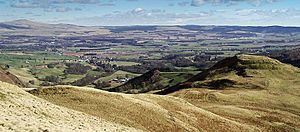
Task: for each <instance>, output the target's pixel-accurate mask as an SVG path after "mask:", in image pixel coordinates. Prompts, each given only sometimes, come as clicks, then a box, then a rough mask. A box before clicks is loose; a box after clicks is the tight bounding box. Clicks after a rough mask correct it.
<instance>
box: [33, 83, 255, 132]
mask: <svg viewBox="0 0 300 132" xmlns="http://www.w3.org/2000/svg"><path fill="white" fill-rule="evenodd" d="M30 93H32V94H33V95H36V96H38V97H40V98H44V99H46V100H48V101H50V102H53V103H55V104H57V105H61V106H64V107H67V108H71V109H75V110H78V111H82V112H85V113H88V114H91V115H93V116H97V117H101V118H104V119H106V120H109V121H112V122H116V123H120V124H123V125H126V126H129V127H134V128H138V129H141V130H144V131H153V132H156V131H204V130H206V131H229V130H232V131H255V130H259V128H257V127H255V126H249V125H247V124H243V123H239V122H236V121H232V120H230V119H226V118H223V117H222V116H219V115H216V114H214V113H212V112H209V111H206V110H203V109H201V108H199V107H196V106H194V105H192V104H190V103H188V102H187V101H185V100H182V99H180V98H175V97H172V96H159V95H153V94H134V95H130V94H121V93H109V92H106V91H101V90H96V89H92V88H81V87H71V86H69V87H66V86H57V87H50V88H43V89H36V90H33V91H30Z"/></svg>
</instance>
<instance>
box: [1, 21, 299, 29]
mask: <svg viewBox="0 0 300 132" xmlns="http://www.w3.org/2000/svg"><path fill="white" fill-rule="evenodd" d="M16 21H29V22H33V23H42V24H49V25H56V24H65V25H74V26H84V27H134V26H141V27H142V26H215V27H222V26H224V27H235V26H236V27H291V28H300V25H279V24H274V25H235V24H232V25H230V24H220V25H216V24H128V25H81V24H74V23H68V22H65V23H64V22H59V23H55V22H43V21H35V20H28V19H15V20H9V21H1V20H0V23H10V22H16Z"/></svg>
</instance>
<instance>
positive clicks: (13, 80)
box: [0, 67, 25, 87]
mask: <svg viewBox="0 0 300 132" xmlns="http://www.w3.org/2000/svg"><path fill="white" fill-rule="evenodd" d="M0 81H2V82H7V83H10V84H14V85H17V86H20V87H25V85H24V83H23V82H22V81H21V80H20V79H19V78H17V77H16V76H15V75H13V74H11V73H10V72H8V71H5V70H3V69H2V68H1V67H0Z"/></svg>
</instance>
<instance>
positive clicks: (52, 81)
mask: <svg viewBox="0 0 300 132" xmlns="http://www.w3.org/2000/svg"><path fill="white" fill-rule="evenodd" d="M41 81H43V82H42V83H41V86H52V85H58V84H61V82H62V79H61V78H60V77H59V76H54V75H50V76H46V77H45V78H44V79H41ZM30 83H31V84H33V83H34V82H30Z"/></svg>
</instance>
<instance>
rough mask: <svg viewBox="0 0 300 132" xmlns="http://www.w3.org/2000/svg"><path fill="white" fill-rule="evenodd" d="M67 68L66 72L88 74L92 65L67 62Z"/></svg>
mask: <svg viewBox="0 0 300 132" xmlns="http://www.w3.org/2000/svg"><path fill="white" fill-rule="evenodd" d="M66 66H67V68H66V69H65V71H64V73H65V74H76V75H82V74H86V73H87V72H88V71H89V70H91V69H92V67H90V66H85V65H83V64H80V63H67V64H66Z"/></svg>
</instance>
